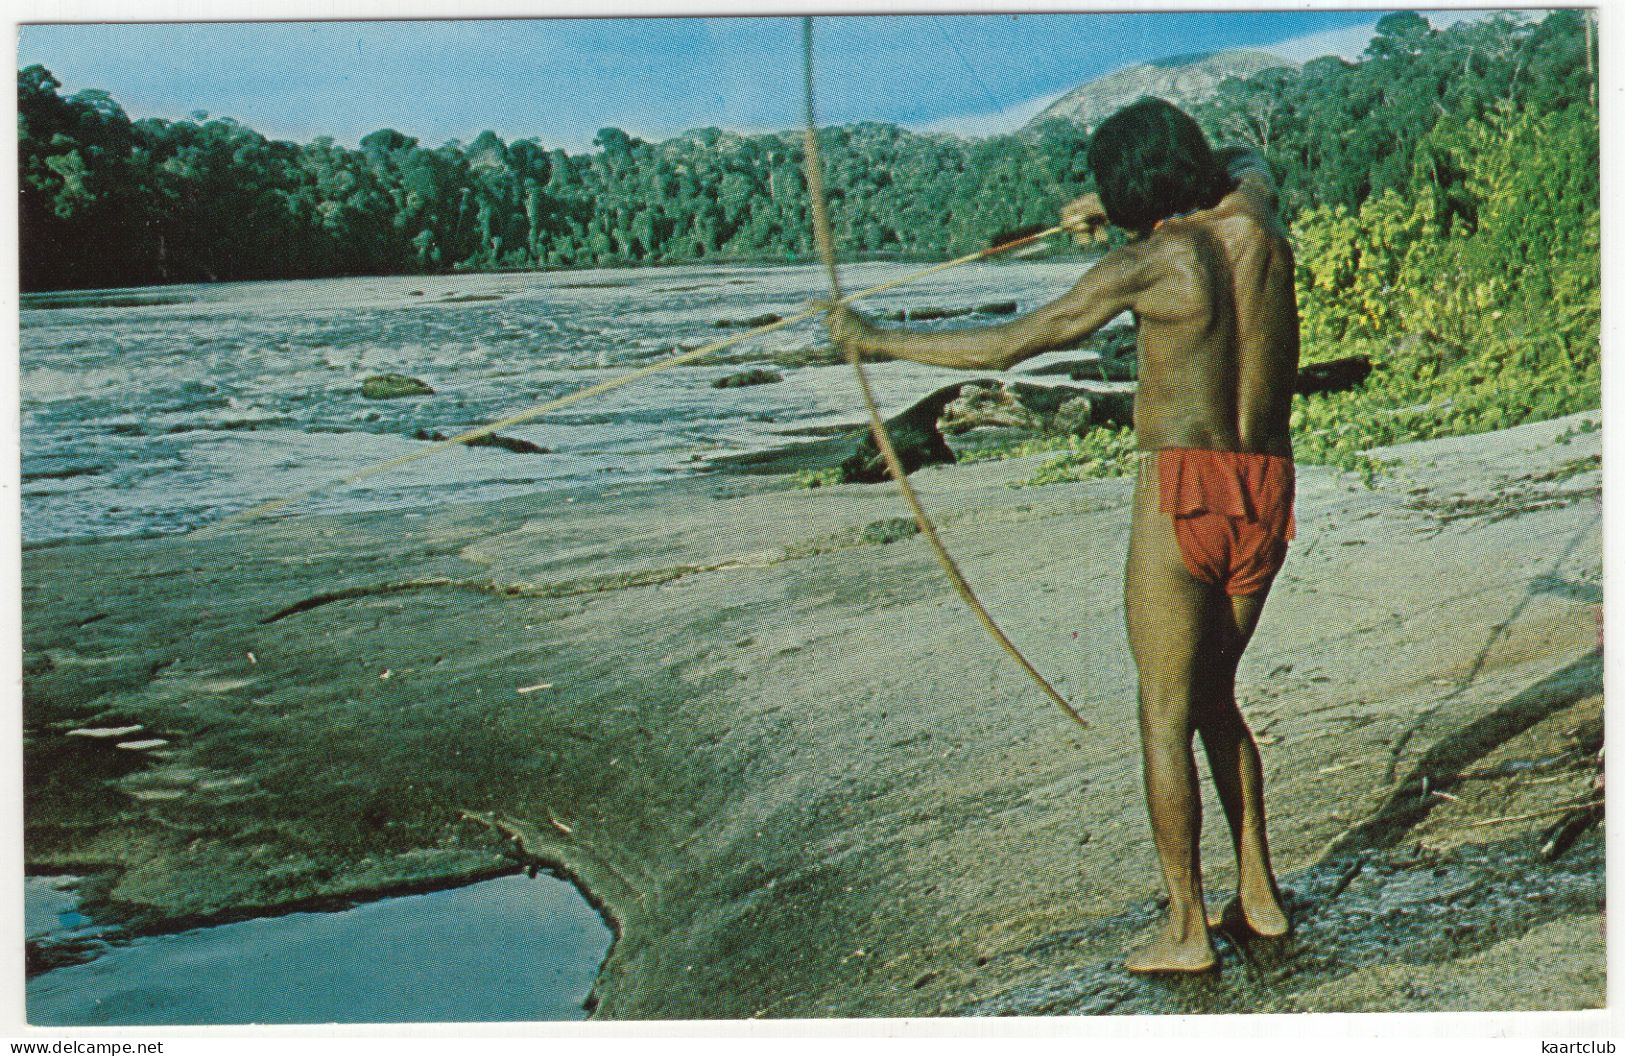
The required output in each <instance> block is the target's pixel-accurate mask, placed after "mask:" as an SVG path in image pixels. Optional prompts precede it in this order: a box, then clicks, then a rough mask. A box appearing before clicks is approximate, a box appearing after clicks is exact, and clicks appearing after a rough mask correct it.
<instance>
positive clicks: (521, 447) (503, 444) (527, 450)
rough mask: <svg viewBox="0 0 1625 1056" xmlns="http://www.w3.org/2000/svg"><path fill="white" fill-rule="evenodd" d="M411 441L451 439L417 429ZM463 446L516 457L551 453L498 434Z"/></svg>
mask: <svg viewBox="0 0 1625 1056" xmlns="http://www.w3.org/2000/svg"><path fill="white" fill-rule="evenodd" d="M412 439H414V440H430V441H433V442H435V443H444V442H445V441H447V440H450V439H451V437H449V436H447V435H446V434H445V433H442V432H441V431H440V430H438V429H436V430H433V431H430V430H428V429H419V430H418V431H417V432H415V433H413V434H412ZM463 446H464V447H500V448H501V449H502V450H504V451H512V452H513V453H514V454H516V455H550V454H552V453H553V449H552V448H549V447H543V446H542V445H540V444H533V443H531V442H530V441H529V440H521V439H520V438H519V437H517V436H503V435H502V434H500V433H487V434H486V435H485V436H477V437H475V438H474V439H472V440H464V441H463Z"/></svg>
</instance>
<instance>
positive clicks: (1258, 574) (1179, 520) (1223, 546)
mask: <svg viewBox="0 0 1625 1056" xmlns="http://www.w3.org/2000/svg"><path fill="white" fill-rule="evenodd" d="M1157 476H1158V482H1159V485H1160V488H1161V504H1160V509H1161V510H1162V512H1163V513H1166V514H1168V515H1169V516H1170V517H1172V518H1173V521H1174V538H1175V539H1176V540H1177V541H1178V543H1179V555H1180V557H1181V558H1182V559H1183V560H1184V562H1185V568H1186V570H1187V571H1189V572H1190V574H1191V575H1192V576H1193V577H1195V578H1196V579H1197V580H1198V581H1200V582H1202V583H1208V584H1211V585H1213V586H1216V587H1223V588H1224V592H1225V593H1226V594H1229V595H1231V596H1235V595H1240V594H1256V593H1258V592H1259V591H1261V590H1263V589H1264V588H1265V587H1267V586H1269V584H1270V580H1271V579H1273V578H1274V577H1275V573H1277V572H1279V571H1280V570H1281V563H1282V562H1283V561H1285V560H1286V544H1287V540H1289V539H1291V538H1292V537H1293V535H1295V534H1296V532H1297V521H1296V519H1295V518H1294V517H1293V513H1292V499H1293V492H1294V483H1293V472H1292V460H1291V459H1290V458H1282V457H1281V456H1280V455H1260V454H1252V453H1246V452H1240V451H1205V450H1199V449H1196V448H1182V447H1176V448H1165V449H1163V450H1161V451H1159V452H1157Z"/></svg>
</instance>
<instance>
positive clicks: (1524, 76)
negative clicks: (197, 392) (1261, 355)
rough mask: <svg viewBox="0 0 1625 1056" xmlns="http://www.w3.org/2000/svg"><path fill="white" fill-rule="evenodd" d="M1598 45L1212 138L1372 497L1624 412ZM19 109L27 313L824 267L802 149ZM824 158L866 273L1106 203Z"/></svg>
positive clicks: (1235, 86)
mask: <svg viewBox="0 0 1625 1056" xmlns="http://www.w3.org/2000/svg"><path fill="white" fill-rule="evenodd" d="M1593 38H1594V34H1593V32H1592V29H1591V26H1590V24H1589V22H1588V16H1587V14H1586V13H1584V12H1582V11H1578V10H1563V11H1556V12H1553V13H1551V14H1549V15H1547V16H1546V17H1545V18H1543V19H1542V20H1540V21H1538V22H1532V21H1531V22H1522V21H1516V20H1514V19H1512V18H1509V17H1505V16H1502V17H1497V18H1493V19H1490V20H1487V21H1482V22H1469V23H1461V24H1458V25H1456V26H1453V27H1451V28H1449V29H1447V30H1444V31H1436V30H1434V29H1433V28H1432V27H1431V26H1430V25H1429V24H1428V22H1427V21H1426V19H1424V18H1422V17H1420V16H1418V15H1414V14H1396V15H1389V16H1387V17H1385V18H1384V19H1383V20H1382V21H1381V23H1379V26H1378V35H1377V36H1376V38H1375V39H1374V40H1373V41H1372V43H1371V45H1370V47H1369V49H1368V51H1367V55H1366V57H1365V58H1364V59H1363V60H1362V61H1360V62H1353V63H1350V62H1345V61H1343V60H1342V59H1339V58H1335V57H1328V58H1321V59H1316V60H1314V61H1312V62H1309V63H1307V64H1306V65H1305V66H1304V67H1303V68H1302V69H1298V70H1294V69H1289V68H1281V69H1273V70H1266V71H1265V72H1263V73H1261V74H1259V75H1257V76H1255V77H1252V78H1250V79H1248V80H1245V81H1242V80H1230V81H1226V82H1225V83H1224V84H1223V85H1222V86H1221V88H1220V90H1219V92H1218V94H1217V96H1216V97H1215V98H1213V99H1212V100H1210V101H1208V102H1206V103H1204V104H1202V105H1200V106H1198V107H1196V108H1194V112H1195V113H1196V116H1197V117H1198V119H1199V120H1200V121H1201V122H1202V123H1203V124H1204V125H1205V126H1206V127H1207V128H1208V129H1209V131H1210V133H1211V134H1212V136H1213V138H1214V139H1215V140H1216V141H1218V142H1226V143H1230V142H1236V141H1238V140H1241V141H1245V142H1248V143H1250V144H1252V145H1253V146H1255V147H1257V148H1258V149H1259V150H1260V151H1261V152H1263V154H1264V155H1265V156H1266V157H1267V158H1268V159H1269V161H1270V163H1271V165H1272V166H1273V167H1274V168H1275V170H1276V172H1277V174H1278V176H1279V177H1280V181H1281V186H1282V194H1283V208H1284V210H1285V212H1286V215H1287V217H1288V219H1289V221H1290V222H1291V224H1292V227H1293V231H1294V239H1295V243H1296V250H1297V259H1298V286H1299V298H1300V306H1301V313H1302V324H1303V338H1304V346H1303V350H1304V360H1305V361H1306V362H1315V361H1318V360H1323V359H1330V358H1335V357H1337V356H1344V355H1349V354H1352V353H1356V352H1364V353H1367V354H1369V355H1370V356H1371V357H1372V359H1373V361H1374V362H1376V363H1377V364H1378V369H1377V370H1376V372H1375V373H1374V374H1373V376H1372V377H1371V379H1370V380H1369V381H1367V382H1366V384H1365V385H1364V386H1362V387H1361V388H1359V389H1358V390H1355V391H1352V392H1347V393H1340V394H1333V395H1326V396H1316V397H1310V398H1304V399H1300V400H1299V401H1298V404H1297V406H1296V408H1295V410H1294V414H1293V422H1294V426H1295V429H1296V431H1297V449H1298V452H1299V454H1300V457H1302V458H1303V459H1304V460H1306V461H1311V462H1323V463H1330V464H1333V465H1338V466H1342V467H1344V468H1347V469H1351V470H1356V471H1359V472H1362V473H1364V474H1366V475H1367V476H1369V475H1370V474H1371V473H1372V472H1374V471H1376V470H1377V469H1378V468H1380V467H1379V466H1378V465H1377V464H1376V463H1375V462H1373V461H1372V459H1371V458H1370V457H1369V456H1366V455H1364V454H1362V453H1361V452H1363V451H1366V450H1367V449H1369V448H1371V447H1374V446H1381V445H1384V444H1390V443H1397V442H1400V441H1404V440H1411V439H1420V438H1426V437H1431V436H1440V435H1447V434H1452V433H1463V432H1474V431H1480V430H1485V429H1496V428H1503V427H1506V426H1511V425H1516V424H1518V423H1520V422H1523V421H1530V420H1537V419H1541V418H1549V417H1553V416H1557V415H1562V414H1566V413H1570V412H1573V411H1578V410H1583V409H1589V408H1594V407H1596V406H1598V405H1599V403H1600V366H1599V358H1600V357H1599V336H1600V330H1599V320H1600V314H1601V312H1600V276H1599V252H1600V235H1599V227H1598V127H1597V108H1596V97H1595V89H1596V73H1595V70H1596V60H1595V52H1594V39H1593ZM18 86H19V88H18V90H19V99H18V102H19V114H18V130H19V167H20V177H21V219H22V228H21V230H22V240H21V251H22V282H23V286H24V288H26V289H45V288H53V287H67V286H119V285H133V284H139V283H151V282H165V281H193V280H213V279H253V278H299V277H309V276H323V275H339V274H356V273H379V272H394V273H400V272H437V271H447V270H451V269H459V268H462V269H493V268H510V267H511V268H521V267H523V268H531V267H573V266H588V265H591V266H600V265H628V264H636V263H646V262H675V261H691V260H696V259H713V258H717V257H729V258H738V259H755V260H780V261H782V260H787V259H791V260H803V259H810V257H811V254H812V245H811V225H810V223H809V221H808V217H807V195H806V190H805V187H804V184H803V176H802V168H801V166H802V158H801V147H800V143H799V136H798V134H797V133H793V132H784V133H775V134H766V135H739V134H736V133H731V132H724V131H721V130H718V129H714V128H713V129H700V130H696V131H693V132H689V133H686V134H684V135H682V136H679V137H676V138H674V139H671V140H667V141H665V142H662V143H645V142H641V141H639V140H637V139H634V138H632V137H631V136H628V135H627V134H626V133H624V132H622V131H620V130H618V129H614V128H606V129H604V130H602V131H601V132H600V133H599V136H598V140H597V145H598V147H599V150H598V151H597V152H596V153H591V154H586V155H579V156H572V155H569V154H567V153H566V152H564V151H562V150H550V149H547V148H546V147H544V146H543V145H542V144H541V143H540V142H538V141H536V140H533V139H522V140H518V141H516V142H513V143H504V142H503V141H502V140H501V139H500V138H499V137H497V136H496V135H494V134H493V133H491V132H482V133H481V134H480V135H479V136H478V137H476V138H475V140H474V141H473V142H472V143H470V144H467V145H464V144H460V143H456V142H453V143H448V144H446V145H445V146H442V147H438V148H433V149H431V148H426V147H423V146H421V145H420V144H418V143H417V142H416V141H415V140H413V139H411V138H410V137H407V136H404V135H402V134H400V133H398V132H395V131H393V130H389V129H384V130H381V131H378V132H375V133H373V134H371V135H369V136H367V137H365V138H364V139H363V140H362V141H361V143H360V146H359V149H356V150H350V149H346V148H343V147H340V146H337V145H336V144H334V143H333V142H332V141H331V140H329V139H325V138H323V139H318V140H316V141H314V142H312V143H308V144H303V145H300V144H294V143H287V142H279V141H272V140H267V139H266V138H265V137H263V136H261V135H260V134H259V133H257V132H254V131H253V130H252V129H249V128H246V127H244V126H242V125H240V124H238V123H236V122H234V121H231V120H229V119H212V120H211V119H208V118H207V115H201V114H200V115H198V116H197V117H196V119H195V120H192V121H165V120H156V119H144V120H140V121H134V122H132V121H131V120H130V119H129V118H128V117H127V116H126V115H125V113H124V112H123V110H122V109H121V108H120V107H119V106H118V104H117V103H116V102H114V101H113V99H112V98H111V97H109V96H108V95H107V94H106V93H105V92H99V91H82V92H79V93H77V94H74V95H72V96H69V97H66V98H64V97H63V96H61V95H60V94H59V93H58V91H57V89H58V88H59V87H60V85H59V83H58V82H57V81H56V80H55V79H54V78H53V77H52V76H51V74H50V73H49V72H48V71H47V70H45V69H44V68H42V67H39V66H31V67H29V68H27V69H25V70H23V71H21V73H20V74H19V78H18ZM821 135H822V136H823V148H824V151H825V157H826V165H827V166H828V169H829V179H828V182H829V185H830V188H831V191H830V204H831V210H832V213H833V220H834V223H835V229H836V230H835V234H836V238H837V239H838V240H839V243H840V244H841V246H842V247H843V250H844V251H846V252H848V253H853V254H858V253H869V254H888V255H908V256H924V257H940V256H942V255H944V254H949V253H956V252H960V251H963V250H965V249H967V248H970V247H975V246H980V245H984V244H986V243H987V242H988V241H989V240H991V239H992V238H993V237H994V236H995V235H996V234H998V233H999V232H1001V231H1005V230H1009V229H1012V228H1015V227H1019V226H1021V225H1025V224H1033V223H1046V222H1049V221H1050V220H1051V219H1053V216H1054V212H1055V209H1056V207H1057V205H1058V204H1059V203H1061V202H1063V201H1065V200H1066V199H1067V198H1068V197H1070V196H1072V195H1074V194H1076V193H1078V192H1079V191H1080V190H1082V189H1084V188H1085V187H1086V186H1087V180H1086V178H1085V171H1084V170H1085V164H1084V149H1085V147H1086V145H1087V134H1086V130H1084V129H1082V128H1080V127H1079V126H1077V125H1074V124H1071V123H1068V122H1066V121H1058V120H1057V121H1048V122H1045V123H1043V124H1041V125H1039V126H1038V127H1036V128H1034V129H1031V130H1026V131H1024V132H1023V133H1021V134H1019V135H1016V136H1002V137H993V138H989V139H984V140H970V141H967V140H962V139H959V138H957V137H954V136H948V135H921V134H917V133H913V132H908V131H906V130H903V129H900V128H897V127H895V126H891V125H881V124H860V125H854V126H849V127H841V128H831V129H826V130H824V132H823V133H821ZM1039 443H1041V444H1049V445H1052V446H1051V447H1049V448H1047V449H1048V450H1054V451H1056V452H1057V458H1056V459H1054V460H1053V461H1052V462H1050V463H1047V464H1046V465H1045V467H1044V468H1043V469H1042V470H1041V471H1040V473H1039V474H1038V477H1037V478H1035V482H1036V481H1038V480H1048V479H1073V478H1075V477H1077V476H1089V475H1098V474H1100V473H1103V472H1111V471H1114V470H1115V469H1118V468H1121V467H1122V465H1123V462H1122V459H1121V458H1120V457H1118V455H1117V454H1116V453H1115V452H1117V451H1118V449H1119V447H1120V444H1121V436H1120V434H1117V433H1113V432H1101V431H1096V432H1092V433H1089V434H1087V435H1085V436H1083V437H1075V438H1067V439H1049V440H1043V441H1039ZM1018 450H1021V451H1028V447H1022V448H1019V449H1018ZM1028 453H1030V451H1029V452H1028ZM979 457H990V455H989V454H987V453H983V454H981V455H980V456H979ZM824 482H825V479H824V477H822V476H819V475H817V474H812V475H807V476H805V478H804V479H803V478H802V477H798V478H797V483H798V484H799V485H800V486H803V487H814V486H818V485H819V484H821V483H824Z"/></svg>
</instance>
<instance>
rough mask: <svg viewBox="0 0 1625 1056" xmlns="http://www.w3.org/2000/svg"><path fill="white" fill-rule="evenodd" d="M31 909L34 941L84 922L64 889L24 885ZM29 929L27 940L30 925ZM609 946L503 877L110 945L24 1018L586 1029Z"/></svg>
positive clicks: (559, 885) (555, 903) (570, 905)
mask: <svg viewBox="0 0 1625 1056" xmlns="http://www.w3.org/2000/svg"><path fill="white" fill-rule="evenodd" d="M53 892H54V894H53ZM29 896H30V902H31V906H30V910H31V911H32V912H30V914H29V915H30V917H31V918H32V919H34V920H37V921H38V922H39V930H41V931H44V930H48V929H50V924H51V919H50V918H52V917H55V918H56V919H57V921H58V922H59V925H60V926H62V927H71V928H82V927H83V926H84V925H85V923H86V921H85V918H84V917H83V916H82V915H80V914H78V913H77V910H76V909H74V908H73V906H72V905H71V904H70V901H71V900H65V899H64V898H63V897H62V888H61V885H60V884H56V885H52V884H50V883H44V884H41V883H30V885H29ZM47 902H49V903H50V904H49V905H46V903H47ZM63 913H67V914H69V916H68V917H67V918H63V917H62V914H63ZM29 931H30V936H31V937H35V931H36V928H35V927H34V926H32V925H31V926H30V928H29ZM611 937H612V936H611V933H610V930H609V928H608V927H607V926H606V925H605V923H604V921H603V918H602V917H600V916H599V915H598V913H597V911H596V910H594V909H593V908H592V906H591V905H590V904H588V902H587V901H586V899H584V898H583V897H582V896H581V893H580V892H579V891H578V890H576V888H575V887H573V886H572V885H570V884H569V883H566V882H565V881H563V880H560V879H557V878H555V877H550V876H539V877H537V878H535V879H529V878H526V877H524V876H508V877H501V878H499V879H496V880H489V881H485V882H483V883H478V884H471V885H468V886H466V887H459V888H453V889H450V890H445V891H435V892H431V893H428V894H421V895H408V896H403V897H400V898H389V899H382V900H380V901H377V902H370V903H367V904H365V905H361V906H357V907H355V908H353V909H348V910H344V911H342V912H334V913H291V914H288V915H286V916H281V917H269V918H263V919H259V920H249V921H243V922H241V923H236V924H223V925H220V926H217V927H211V928H198V929H195V930H192V931H185V932H179V933H176V934H172V935H158V936H153V937H150V938H143V939H137V940H135V941H133V942H131V943H129V944H127V945H119V946H112V947H110V948H108V949H107V950H106V951H105V952H104V953H102V954H101V955H100V956H98V957H96V958H95V959H94V960H92V961H90V962H88V963H85V964H76V965H72V966H70V967H65V968H58V969H56V970H55V971H50V972H46V973H45V974H43V975H39V976H36V977H35V978H33V979H30V980H29V981H28V1021H29V1022H30V1023H32V1024H34V1025H36V1026H101V1025H107V1026H125V1025H137V1024H150V1025H171V1024H191V1023H214V1024H222V1023H403V1022H405V1023H410V1022H447V1021H463V1022H468V1021H514V1020H565V1019H583V1018H585V1017H586V1011H585V1009H584V1007H583V1006H584V1002H585V1001H586V999H587V995H588V993H589V991H590V990H591V988H592V982H593V978H594V977H595V976H596V975H597V972H598V968H599V966H600V965H601V964H602V963H603V960H604V956H605V954H606V953H607V952H608V950H609V945H610V940H611Z"/></svg>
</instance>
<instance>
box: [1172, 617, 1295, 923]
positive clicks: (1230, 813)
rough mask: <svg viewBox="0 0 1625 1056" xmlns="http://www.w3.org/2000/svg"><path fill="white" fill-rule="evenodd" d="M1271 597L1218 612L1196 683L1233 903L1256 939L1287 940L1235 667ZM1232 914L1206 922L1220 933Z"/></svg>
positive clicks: (1260, 774) (1259, 772)
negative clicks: (1226, 832) (1232, 869)
mask: <svg viewBox="0 0 1625 1056" xmlns="http://www.w3.org/2000/svg"><path fill="white" fill-rule="evenodd" d="M1267 595H1268V588H1267V587H1266V588H1265V589H1264V590H1263V591H1261V592H1259V593H1257V594H1252V595H1248V596H1245V597H1238V598H1231V599H1230V606H1229V607H1228V608H1227V609H1224V610H1220V611H1217V612H1215V614H1214V615H1215V617H1216V619H1215V621H1214V623H1213V625H1211V626H1210V628H1209V634H1210V636H1211V637H1210V641H1211V642H1212V647H1211V648H1209V649H1206V650H1204V654H1205V657H1206V658H1207V663H1206V665H1205V666H1207V670H1206V671H1205V672H1204V673H1203V676H1202V677H1201V678H1200V680H1199V681H1200V690H1199V692H1200V697H1199V702H1198V705H1197V710H1196V717H1195V722H1196V727H1197V730H1198V732H1199V733H1200V734H1201V735H1202V746H1203V748H1204V749H1206V751H1207V759H1208V769H1209V770H1210V771H1211V772H1212V774H1213V783H1214V785H1215V787H1216V788H1217V789H1218V792H1219V802H1220V803H1221V804H1222V805H1223V807H1224V814H1225V819H1226V820H1227V821H1228V822H1229V823H1230V839H1231V842H1232V844H1233V845H1234V846H1235V850H1236V867H1237V873H1238V874H1239V880H1238V882H1237V884H1236V898H1237V902H1238V903H1239V908H1240V910H1241V913H1242V918H1243V919H1244V920H1245V921H1246V923H1247V926H1248V927H1249V928H1250V929H1251V930H1252V931H1253V932H1255V933H1256V934H1258V935H1262V936H1266V937H1272V938H1273V937H1278V936H1281V935H1285V934H1286V933H1287V931H1288V930H1289V928H1290V923H1289V921H1288V920H1287V915H1286V911H1285V910H1284V909H1283V908H1282V906H1281V894H1280V890H1279V888H1278V887H1277V885H1276V882H1275V874H1274V871H1273V870H1272V869H1271V867H1270V855H1269V839H1268V836H1267V835H1266V831H1265V824H1264V770H1263V766H1262V764H1261V763H1260V761H1259V757H1258V745H1257V743H1256V742H1255V741H1254V739H1253V734H1252V731H1251V730H1250V729H1248V727H1247V721H1246V719H1244V718H1243V717H1242V714H1241V710H1240V708H1238V707H1237V705H1236V666H1237V665H1238V664H1239V663H1240V662H1241V654H1242V652H1243V651H1244V650H1245V649H1246V648H1247V643H1248V641H1250V640H1251V638H1252V634H1253V630H1254V629H1255V628H1256V627H1257V626H1258V618H1259V615H1260V614H1261V613H1262V611H1263V608H1264V599H1265V597H1266V596H1267ZM1230 912H1232V910H1231V909H1230V907H1228V906H1227V907H1226V908H1225V912H1224V913H1221V914H1220V915H1219V916H1218V917H1217V918H1210V919H1209V922H1208V923H1209V924H1210V925H1211V926H1217V924H1218V923H1219V922H1220V921H1222V920H1223V918H1224V916H1225V915H1226V914H1227V913H1230Z"/></svg>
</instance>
